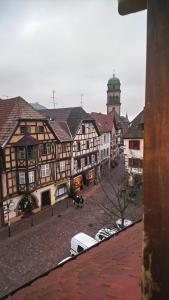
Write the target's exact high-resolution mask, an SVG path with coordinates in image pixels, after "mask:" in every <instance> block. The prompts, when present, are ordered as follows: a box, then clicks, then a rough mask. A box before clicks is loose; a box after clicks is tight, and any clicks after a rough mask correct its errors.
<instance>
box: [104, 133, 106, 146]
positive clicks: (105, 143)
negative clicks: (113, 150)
mask: <svg viewBox="0 0 169 300" xmlns="http://www.w3.org/2000/svg"><path fill="white" fill-rule="evenodd" d="M104 144H106V134H104Z"/></svg>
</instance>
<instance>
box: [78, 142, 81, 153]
mask: <svg viewBox="0 0 169 300" xmlns="http://www.w3.org/2000/svg"><path fill="white" fill-rule="evenodd" d="M80 148H81V147H80V141H78V142H77V151H80Z"/></svg>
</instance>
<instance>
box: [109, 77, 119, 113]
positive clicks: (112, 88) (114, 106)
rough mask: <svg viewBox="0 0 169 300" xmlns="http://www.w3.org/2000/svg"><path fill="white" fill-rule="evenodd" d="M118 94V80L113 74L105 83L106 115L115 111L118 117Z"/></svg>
mask: <svg viewBox="0 0 169 300" xmlns="http://www.w3.org/2000/svg"><path fill="white" fill-rule="evenodd" d="M120 94H121V90H120V80H119V79H118V78H117V77H115V75H114V74H113V77H112V78H110V79H109V81H108V83H107V114H108V113H110V112H111V111H113V110H115V111H116V112H117V114H118V115H119V116H120V107H121V102H120Z"/></svg>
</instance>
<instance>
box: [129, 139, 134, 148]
mask: <svg viewBox="0 0 169 300" xmlns="http://www.w3.org/2000/svg"><path fill="white" fill-rule="evenodd" d="M132 147H133V141H131V140H130V141H129V149H132Z"/></svg>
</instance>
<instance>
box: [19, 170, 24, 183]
mask: <svg viewBox="0 0 169 300" xmlns="http://www.w3.org/2000/svg"><path fill="white" fill-rule="evenodd" d="M19 184H25V172H19Z"/></svg>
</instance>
